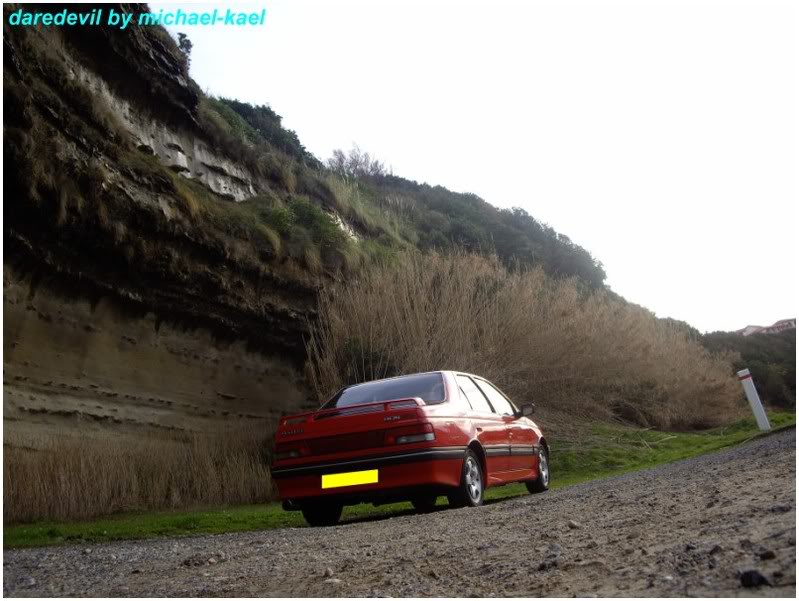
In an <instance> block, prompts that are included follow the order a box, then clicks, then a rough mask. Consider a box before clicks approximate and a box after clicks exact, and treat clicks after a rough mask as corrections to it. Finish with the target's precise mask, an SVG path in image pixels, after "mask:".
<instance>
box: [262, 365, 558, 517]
mask: <svg viewBox="0 0 799 601" xmlns="http://www.w3.org/2000/svg"><path fill="white" fill-rule="evenodd" d="M532 412H533V405H532V404H528V405H522V406H521V407H520V408H518V409H517V408H516V406H515V405H514V404H513V403H512V402H511V401H510V399H508V397H506V396H505V395H504V394H502V392H500V391H499V389H498V388H497V387H496V386H494V385H493V384H491V383H490V382H489V381H487V380H485V379H483V378H481V377H479V376H474V375H471V374H464V373H457V372H451V371H438V372H429V373H421V374H413V375H407V376H400V377H397V378H389V379H386V380H376V381H373V382H365V383H363V384H356V385H354V386H348V387H346V388H343V389H342V390H340V391H339V392H337V393H336V394H335V395H334V396H333V397H332V398H331V399H330V400H329V401H327V402H326V403H325V404H324V405H322V407H321V408H320V409H319V410H318V411H314V412H310V413H301V414H298V415H291V416H288V417H284V418H282V419H281V420H280V425H279V427H278V430H277V434H276V442H275V456H274V457H275V460H274V463H273V466H272V476H273V477H274V478H275V480H276V482H277V486H278V490H279V491H280V498H281V500H282V501H283V508H284V509H287V510H301V511H302V513H303V516H304V517H305V520H306V521H307V522H308V523H309V524H310V525H312V526H325V525H332V524H335V523H337V522H338V520H339V518H340V517H341V511H342V508H343V507H344V506H345V505H354V504H356V503H365V502H366V503H374V504H375V505H380V504H383V503H394V502H397V501H411V503H413V506H414V507H415V508H416V509H417V510H419V511H429V510H432V508H433V507H434V506H435V504H436V499H437V497H439V496H440V495H446V496H447V497H448V499H449V503H450V505H453V506H457V507H462V506H472V507H475V506H478V505H481V504H482V503H483V492H484V491H485V489H486V488H488V487H490V486H501V485H503V484H508V483H510V482H524V483H526V484H527V488H528V490H529V491H530V492H533V493H536V492H543V491H545V490H547V488H549V464H548V456H549V448H548V446H547V442H546V440H545V439H544V436H543V434H542V433H541V430H540V429H539V428H538V426H537V425H536V424H535V423H534V422H533V421H532V420H530V419H529V418H528V416H529V415H531V414H532Z"/></svg>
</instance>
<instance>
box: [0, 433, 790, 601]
mask: <svg viewBox="0 0 799 601" xmlns="http://www.w3.org/2000/svg"><path fill="white" fill-rule="evenodd" d="M554 477H555V478H557V474H554ZM795 535H796V431H795V430H794V429H791V430H789V431H785V432H781V433H778V434H775V435H772V436H767V437H764V438H761V439H757V440H755V441H752V442H750V443H748V444H745V445H742V446H739V447H736V448H734V449H730V450H727V451H722V452H718V453H714V454H710V455H705V456H703V457H698V458H695V459H690V460H687V461H682V462H679V463H674V464H670V465H666V466H662V467H658V468H654V469H650V470H646V471H642V472H637V473H634V474H628V475H625V476H620V477H616V478H609V479H606V480H599V481H596V482H591V483H586V484H582V485H578V486H573V487H570V488H567V489H561V490H557V491H550V492H548V493H545V494H542V495H536V496H528V497H520V498H516V499H511V500H506V501H501V502H496V503H492V504H490V505H487V506H485V507H482V508H479V509H458V510H443V511H438V512H436V513H433V514H429V515H402V516H398V517H394V518H390V519H381V520H374V521H367V522H359V523H350V524H345V525H341V526H337V527H334V528H297V529H284V530H270V531H263V532H250V533H240V534H226V535H217V536H198V537H191V538H179V539H174V538H173V539H161V540H151V541H143V542H121V543H109V544H99V545H94V546H90V547H86V546H82V547H77V546H68V547H66V546H65V547H52V548H43V549H28V550H20V551H8V552H6V553H5V555H4V559H3V576H4V578H3V592H4V594H5V595H6V596H9V595H11V596H58V595H70V596H78V595H88V596H95V597H103V596H174V595H178V596H194V595H207V596H309V597H316V596H347V597H358V596H365V595H368V596H437V597H451V596H455V597H458V596H558V597H562V596H573V595H577V596H617V595H619V596H694V595H698V596H733V595H742V596H751V595H757V596H780V597H794V596H795V592H796V537H795Z"/></svg>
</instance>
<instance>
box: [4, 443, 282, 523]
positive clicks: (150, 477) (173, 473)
mask: <svg viewBox="0 0 799 601" xmlns="http://www.w3.org/2000/svg"><path fill="white" fill-rule="evenodd" d="M264 432H269V433H270V434H271V432H272V428H271V427H269V428H267V427H264V428H262V429H261V430H260V431H259V432H255V431H247V432H239V431H237V432H228V433H220V434H213V435H209V434H193V435H176V436H172V437H168V438H165V437H163V436H156V435H155V434H152V435H149V436H140V437H133V436H124V437H111V436H109V437H108V438H103V439H92V438H81V439H79V440H74V439H69V438H64V437H60V438H52V439H39V440H36V441H31V440H29V439H28V438H26V439H25V440H24V443H25V445H26V446H21V445H16V444H14V442H15V441H14V440H13V438H12V440H9V439H8V438H9V437H6V440H5V446H4V452H3V520H4V522H5V523H14V522H28V521H34V520H73V519H85V518H91V517H96V516H99V515H105V514H109V513H115V512H119V511H133V510H157V509H176V508H187V507H203V506H219V505H227V504H247V503H261V502H265V501H268V500H270V499H271V498H272V496H273V492H274V491H273V490H272V481H271V477H270V474H269V467H268V458H267V453H268V449H269V444H268V439H267V435H265V434H264ZM19 442H22V441H19ZM32 442H35V443H36V444H35V445H34V446H31V444H32Z"/></svg>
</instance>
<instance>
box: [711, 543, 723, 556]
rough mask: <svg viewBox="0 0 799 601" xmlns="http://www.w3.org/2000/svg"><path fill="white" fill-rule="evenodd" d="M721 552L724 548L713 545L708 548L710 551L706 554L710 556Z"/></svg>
mask: <svg viewBox="0 0 799 601" xmlns="http://www.w3.org/2000/svg"><path fill="white" fill-rule="evenodd" d="M723 550H724V547H722V546H721V545H719V544H715V545H713V546H712V547H710V551H708V553H710V554H711V555H716V553H721V552H722V551H723Z"/></svg>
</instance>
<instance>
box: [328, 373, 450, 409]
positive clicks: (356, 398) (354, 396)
mask: <svg viewBox="0 0 799 601" xmlns="http://www.w3.org/2000/svg"><path fill="white" fill-rule="evenodd" d="M412 397H419V398H420V399H422V400H423V401H424V402H425V403H427V404H428V405H433V404H435V403H441V402H443V401H444V398H445V396H444V379H443V378H442V377H441V374H419V375H415V376H403V377H401V378H393V379H391V380H381V381H378V382H365V383H364V384H356V385H355V386H350V387H349V388H345V389H344V390H341V391H340V392H339V393H338V394H337V395H336V396H334V397H333V398H332V399H330V400H329V401H328V402H327V403H325V404H324V406H323V407H322V409H333V408H334V407H348V406H350V405H359V404H361V403H379V402H380V401H393V400H395V399H408V398H412Z"/></svg>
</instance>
